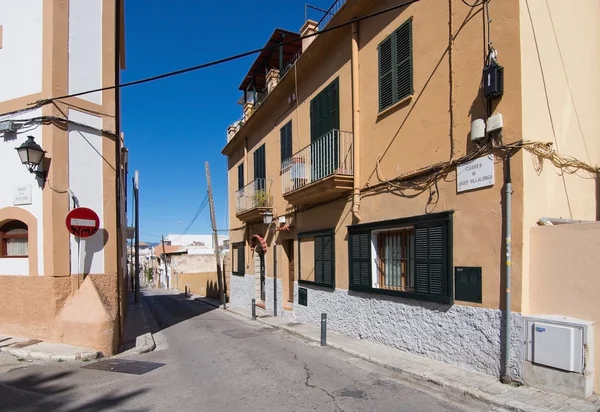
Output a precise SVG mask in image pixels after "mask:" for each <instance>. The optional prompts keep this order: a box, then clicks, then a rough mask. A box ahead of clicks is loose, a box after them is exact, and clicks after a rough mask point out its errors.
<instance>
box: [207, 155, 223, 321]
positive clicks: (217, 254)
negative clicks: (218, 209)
mask: <svg viewBox="0 0 600 412" xmlns="http://www.w3.org/2000/svg"><path fill="white" fill-rule="evenodd" d="M206 186H207V188H208V206H209V208H210V222H211V224H212V231H213V247H214V249H215V258H216V260H217V284H218V285H219V295H220V296H221V304H222V305H223V309H227V298H226V296H225V279H224V278H223V271H222V270H221V251H220V249H219V236H218V234H217V219H216V218H215V203H214V200H213V192H212V185H211V183H210V168H209V166H208V162H206Z"/></svg>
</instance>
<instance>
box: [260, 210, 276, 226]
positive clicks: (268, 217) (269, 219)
mask: <svg viewBox="0 0 600 412" xmlns="http://www.w3.org/2000/svg"><path fill="white" fill-rule="evenodd" d="M262 216H263V223H264V224H265V225H270V224H271V223H273V212H271V211H270V210H267V211H266V212H265V213H263V215H262Z"/></svg>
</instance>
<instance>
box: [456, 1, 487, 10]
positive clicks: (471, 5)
mask: <svg viewBox="0 0 600 412" xmlns="http://www.w3.org/2000/svg"><path fill="white" fill-rule="evenodd" d="M461 1H462V2H463V3H465V4H466V5H467V6H469V7H470V8H472V9H473V8H475V7H477V6H481V5H482V4H483V2H484V1H485V0H481V1H480V2H475V4H469V3H467V2H466V1H465V0H461Z"/></svg>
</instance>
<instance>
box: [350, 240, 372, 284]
mask: <svg viewBox="0 0 600 412" xmlns="http://www.w3.org/2000/svg"><path fill="white" fill-rule="evenodd" d="M349 246H350V285H352V286H358V287H371V234H370V233H369V232H362V233H352V234H350V245H349Z"/></svg>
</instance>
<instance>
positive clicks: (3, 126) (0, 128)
mask: <svg viewBox="0 0 600 412" xmlns="http://www.w3.org/2000/svg"><path fill="white" fill-rule="evenodd" d="M18 128H19V125H18V124H17V123H15V122H13V121H12V120H5V121H3V122H0V133H8V132H16V131H17V129H18Z"/></svg>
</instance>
